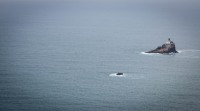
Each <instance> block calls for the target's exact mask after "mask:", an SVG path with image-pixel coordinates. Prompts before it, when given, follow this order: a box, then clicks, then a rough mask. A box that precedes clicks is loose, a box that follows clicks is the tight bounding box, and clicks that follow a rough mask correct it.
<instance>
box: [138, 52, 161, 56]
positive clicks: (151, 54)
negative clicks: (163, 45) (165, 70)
mask: <svg viewBox="0 0 200 111" xmlns="http://www.w3.org/2000/svg"><path fill="white" fill-rule="evenodd" d="M140 54H143V55H150V56H153V55H160V54H159V53H146V52H140Z"/></svg>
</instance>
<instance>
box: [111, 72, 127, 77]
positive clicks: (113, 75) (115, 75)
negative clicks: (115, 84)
mask: <svg viewBox="0 0 200 111" xmlns="http://www.w3.org/2000/svg"><path fill="white" fill-rule="evenodd" d="M126 75H127V74H126V73H123V75H117V73H112V74H109V76H110V77H126Z"/></svg>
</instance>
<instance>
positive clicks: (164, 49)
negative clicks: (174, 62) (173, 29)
mask: <svg viewBox="0 0 200 111" xmlns="http://www.w3.org/2000/svg"><path fill="white" fill-rule="evenodd" d="M146 53H161V54H163V53H178V52H177V51H176V46H175V43H174V42H173V41H171V40H170V38H169V39H168V42H166V43H165V44H163V45H162V46H158V47H157V48H156V49H154V50H151V51H148V52H146Z"/></svg>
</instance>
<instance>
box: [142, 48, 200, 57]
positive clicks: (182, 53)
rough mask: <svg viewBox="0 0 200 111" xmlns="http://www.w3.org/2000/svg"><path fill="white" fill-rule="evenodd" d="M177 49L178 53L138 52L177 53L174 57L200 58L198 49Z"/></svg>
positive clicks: (149, 54)
mask: <svg viewBox="0 0 200 111" xmlns="http://www.w3.org/2000/svg"><path fill="white" fill-rule="evenodd" d="M177 51H178V53H169V54H159V53H145V52H140V54H142V55H148V56H161V55H170V56H173V55H177V56H176V57H180V58H200V50H198V49H182V50H177Z"/></svg>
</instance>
